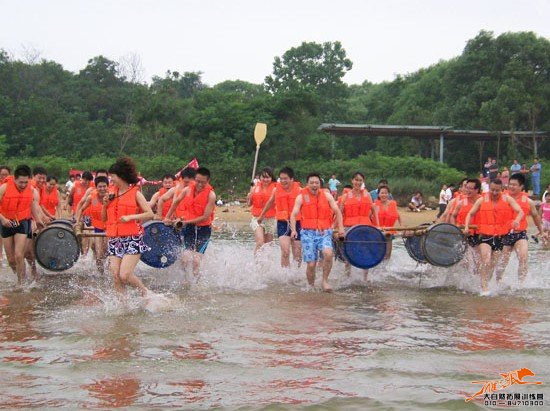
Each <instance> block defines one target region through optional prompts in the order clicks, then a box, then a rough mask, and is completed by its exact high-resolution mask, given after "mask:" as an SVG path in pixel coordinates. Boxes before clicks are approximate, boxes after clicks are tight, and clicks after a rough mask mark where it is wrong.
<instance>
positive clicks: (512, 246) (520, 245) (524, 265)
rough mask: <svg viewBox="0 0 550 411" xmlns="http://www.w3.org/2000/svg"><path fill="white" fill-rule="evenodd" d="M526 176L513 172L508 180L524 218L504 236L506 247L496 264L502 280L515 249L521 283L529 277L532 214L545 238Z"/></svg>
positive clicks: (498, 280) (499, 278)
mask: <svg viewBox="0 0 550 411" xmlns="http://www.w3.org/2000/svg"><path fill="white" fill-rule="evenodd" d="M524 189H525V176H524V175H523V174H519V173H517V174H512V177H510V179H509V180H508V195H509V196H510V197H512V198H513V199H514V200H516V202H517V203H518V204H519V206H520V207H521V209H522V210H523V218H522V219H521V221H520V223H519V227H518V229H517V230H513V231H511V232H509V233H508V234H506V235H505V236H504V237H503V238H502V243H503V244H504V248H503V250H502V254H501V256H500V260H499V261H498V262H497V265H496V280H497V282H500V280H502V277H503V276H504V271H505V270H506V266H508V262H509V260H510V255H511V253H512V251H514V252H515V253H516V255H517V257H518V280H519V281H520V283H523V281H525V278H527V271H528V250H527V248H528V237H527V217H529V216H531V218H532V219H533V221H534V223H535V225H536V226H537V228H538V230H539V233H538V234H539V236H540V237H541V238H543V239H544V238H545V237H546V235H545V234H544V228H543V226H542V220H541V218H540V216H539V213H538V211H537V208H536V207H535V203H534V201H533V200H531V199H530V198H529V195H528V194H527V193H526V192H525V191H524Z"/></svg>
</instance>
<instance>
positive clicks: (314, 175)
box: [306, 173, 323, 185]
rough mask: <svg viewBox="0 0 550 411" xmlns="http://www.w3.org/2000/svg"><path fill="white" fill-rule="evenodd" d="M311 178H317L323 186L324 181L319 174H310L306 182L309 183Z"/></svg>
mask: <svg viewBox="0 0 550 411" xmlns="http://www.w3.org/2000/svg"><path fill="white" fill-rule="evenodd" d="M311 177H317V178H318V179H319V181H320V182H321V185H322V184H323V179H322V178H321V175H320V174H319V173H309V174H308V175H307V177H306V181H307V182H308V183H309V179H310V178H311Z"/></svg>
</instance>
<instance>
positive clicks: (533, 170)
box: [479, 157, 542, 197]
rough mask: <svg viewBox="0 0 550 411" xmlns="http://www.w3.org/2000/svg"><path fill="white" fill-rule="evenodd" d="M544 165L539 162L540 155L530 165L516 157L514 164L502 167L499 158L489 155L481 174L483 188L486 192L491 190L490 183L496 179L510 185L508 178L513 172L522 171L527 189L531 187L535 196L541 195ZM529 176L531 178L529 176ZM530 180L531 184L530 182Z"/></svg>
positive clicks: (504, 184)
mask: <svg viewBox="0 0 550 411" xmlns="http://www.w3.org/2000/svg"><path fill="white" fill-rule="evenodd" d="M541 171H542V166H541V164H540V162H539V159H538V157H535V158H534V159H533V164H532V165H531V166H530V167H528V166H527V163H521V164H520V163H519V161H518V160H517V159H514V161H513V164H512V165H511V166H510V167H509V168H508V167H502V168H500V167H499V165H498V163H497V160H496V159H495V158H492V157H487V161H486V162H485V164H484V165H483V170H482V173H481V174H480V175H479V179H480V180H481V184H482V190H483V191H484V192H487V191H489V184H490V183H491V181H493V180H495V179H497V178H498V179H500V180H501V181H502V185H503V186H504V187H506V186H507V185H508V180H509V179H510V176H511V175H512V174H516V173H520V174H523V176H524V177H525V181H526V184H527V185H526V187H525V188H526V190H529V189H531V190H532V192H533V196H534V197H539V196H540V194H541V193H540V177H541ZM529 176H530V177H531V178H529ZM529 182H530V183H531V184H529Z"/></svg>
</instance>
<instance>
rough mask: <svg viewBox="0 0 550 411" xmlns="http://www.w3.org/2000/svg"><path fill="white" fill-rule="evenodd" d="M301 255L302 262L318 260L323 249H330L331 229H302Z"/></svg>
mask: <svg viewBox="0 0 550 411" xmlns="http://www.w3.org/2000/svg"><path fill="white" fill-rule="evenodd" d="M300 236H301V239H302V240H301V241H302V257H303V260H304V262H306V263H311V262H313V261H319V260H320V255H321V253H322V251H323V249H325V248H328V249H330V250H332V230H324V231H319V230H307V229H302V231H301V233H300Z"/></svg>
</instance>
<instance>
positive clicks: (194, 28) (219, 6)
mask: <svg viewBox="0 0 550 411" xmlns="http://www.w3.org/2000/svg"><path fill="white" fill-rule="evenodd" d="M549 22H550V1H549V0H453V1H450V0H449V1H446V0H374V1H373V0H357V1H355V0H349V1H348V0H331V1H328V0H304V1H302V0H292V1H290V0H271V1H266V0H226V1H221V0H218V1H213V0H212V1H208V0H188V1H186V0H180V1H177V0H154V1H152V0H35V1H31V0H11V1H9V0H0V48H1V49H4V50H6V51H8V52H9V53H10V54H11V55H12V56H13V57H15V58H22V57H23V56H24V55H29V54H32V53H29V52H28V50H36V51H39V52H40V57H42V58H46V59H48V60H54V61H56V62H58V63H61V64H62V65H63V66H64V67H65V68H66V69H68V70H71V71H74V72H78V71H79V70H80V69H82V68H83V67H84V66H85V65H86V64H87V61H88V60H89V59H90V58H92V57H94V56H97V55H100V54H101V55H104V56H106V57H108V58H110V59H112V60H116V61H119V59H120V58H121V57H122V56H125V55H128V54H134V55H138V56H139V57H140V60H141V63H142V65H143V67H144V69H145V73H144V74H145V75H144V80H146V81H149V80H150V78H151V77H152V76H154V75H159V76H164V73H165V72H166V71H167V70H172V71H179V72H184V71H202V72H203V81H204V82H205V83H207V84H209V85H214V84H217V83H219V82H222V81H224V80H236V79H240V80H246V81H250V82H253V83H262V82H263V80H264V78H265V76H267V75H269V74H270V73H271V71H272V63H273V59H274V57H275V56H281V55H282V54H283V53H284V52H285V51H286V50H288V49H289V48H291V47H295V46H298V45H300V43H301V42H302V41H315V42H319V43H322V42H325V41H336V40H338V41H340V42H341V43H342V45H343V46H344V48H345V49H346V51H347V54H348V57H349V58H350V59H351V60H352V61H353V69H352V70H351V71H350V72H349V73H348V74H347V75H346V77H345V78H344V80H345V81H346V82H347V83H349V84H355V83H362V82H363V81H364V80H369V81H371V82H375V83H378V82H381V81H384V80H392V79H393V78H394V76H395V75H396V74H406V73H410V72H413V71H416V70H418V69H419V68H422V67H427V66H429V65H431V64H434V63H437V62H438V61H439V60H441V59H449V58H452V57H454V56H457V55H459V54H460V53H461V52H462V50H463V48H464V46H465V44H466V42H467V41H468V40H469V39H471V38H473V37H474V36H475V35H476V34H477V33H478V32H479V31H480V30H490V31H493V32H495V34H497V35H498V34H500V33H503V32H506V31H534V32H535V33H537V35H539V36H543V37H546V38H549V37H550V24H549ZM24 50H27V52H25V51H24Z"/></svg>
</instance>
